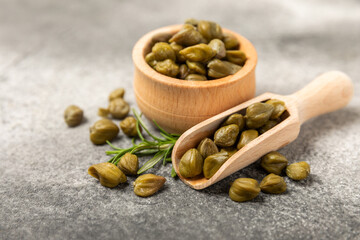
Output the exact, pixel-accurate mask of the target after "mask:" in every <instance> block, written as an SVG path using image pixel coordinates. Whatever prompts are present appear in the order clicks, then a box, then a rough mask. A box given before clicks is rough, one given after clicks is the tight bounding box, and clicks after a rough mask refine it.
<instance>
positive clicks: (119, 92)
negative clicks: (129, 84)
mask: <svg viewBox="0 0 360 240" xmlns="http://www.w3.org/2000/svg"><path fill="white" fill-rule="evenodd" d="M124 95H125V89H124V88H117V89H115V90H114V91H112V92H111V93H110V95H109V102H111V101H112V100H114V99H116V98H123V97H124Z"/></svg>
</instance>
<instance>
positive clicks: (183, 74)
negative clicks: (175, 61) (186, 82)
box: [179, 64, 190, 79]
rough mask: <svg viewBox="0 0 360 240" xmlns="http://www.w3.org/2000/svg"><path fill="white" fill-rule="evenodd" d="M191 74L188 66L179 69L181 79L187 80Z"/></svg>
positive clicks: (181, 66) (182, 65) (183, 65)
mask: <svg viewBox="0 0 360 240" xmlns="http://www.w3.org/2000/svg"><path fill="white" fill-rule="evenodd" d="M189 74H190V70H189V68H188V66H187V65H186V64H181V65H180V67H179V76H180V78H181V79H185V78H186V77H187V76H188V75H189Z"/></svg>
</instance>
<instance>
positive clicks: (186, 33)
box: [169, 24, 206, 46]
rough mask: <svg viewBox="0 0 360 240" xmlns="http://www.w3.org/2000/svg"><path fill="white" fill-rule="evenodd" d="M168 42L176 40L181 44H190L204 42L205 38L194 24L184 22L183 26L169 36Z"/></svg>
mask: <svg viewBox="0 0 360 240" xmlns="http://www.w3.org/2000/svg"><path fill="white" fill-rule="evenodd" d="M169 42H170V43H172V42H176V43H177V44H180V45H183V46H192V45H195V44H198V43H206V39H205V38H204V37H203V36H202V35H201V33H199V32H198V31H197V30H196V28H195V27H194V26H192V25H190V24H184V26H183V28H182V29H181V30H180V31H179V32H177V33H176V34H175V35H174V36H172V37H171V38H170V40H169Z"/></svg>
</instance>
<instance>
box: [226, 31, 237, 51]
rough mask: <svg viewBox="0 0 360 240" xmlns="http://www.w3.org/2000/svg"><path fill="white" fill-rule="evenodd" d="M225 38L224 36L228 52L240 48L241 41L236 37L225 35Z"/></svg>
mask: <svg viewBox="0 0 360 240" xmlns="http://www.w3.org/2000/svg"><path fill="white" fill-rule="evenodd" d="M223 36H224V38H223V42H224V44H225V48H226V50H233V49H237V48H239V41H238V40H237V38H236V37H235V36H234V35H232V34H229V33H224V34H223Z"/></svg>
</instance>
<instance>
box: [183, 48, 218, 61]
mask: <svg viewBox="0 0 360 240" xmlns="http://www.w3.org/2000/svg"><path fill="white" fill-rule="evenodd" d="M180 54H181V55H183V56H184V57H185V58H186V59H187V60H190V61H192V62H207V61H209V60H210V59H211V58H212V57H214V56H215V55H216V52H215V51H214V50H212V48H211V47H209V46H208V45H207V44H204V43H200V44H197V45H194V46H191V47H187V48H184V49H183V50H181V51H180Z"/></svg>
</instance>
